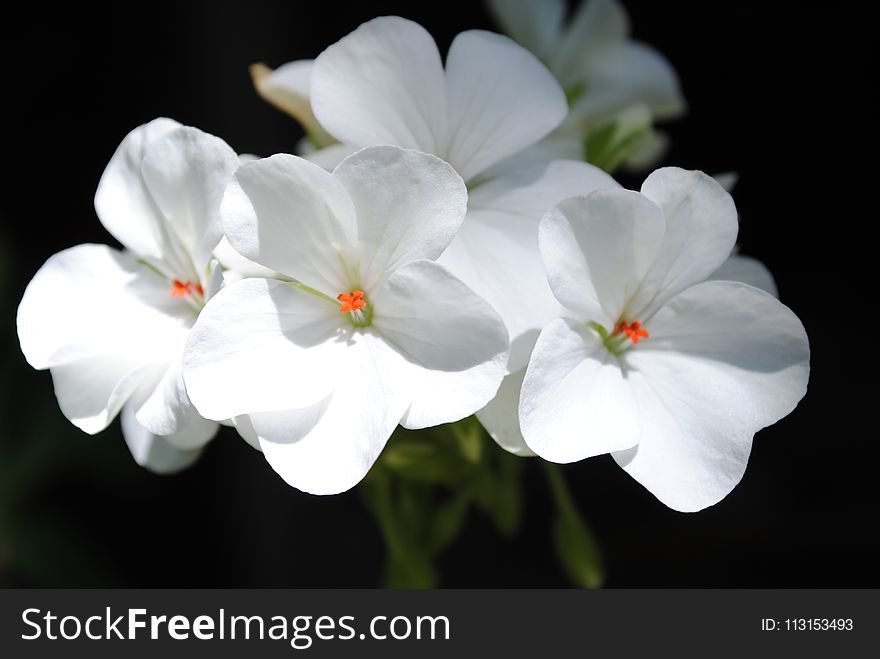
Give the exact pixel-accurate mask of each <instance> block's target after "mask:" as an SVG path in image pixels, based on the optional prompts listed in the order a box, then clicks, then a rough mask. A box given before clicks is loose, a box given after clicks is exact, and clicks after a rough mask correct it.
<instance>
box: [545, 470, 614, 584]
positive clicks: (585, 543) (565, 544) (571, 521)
mask: <svg viewBox="0 0 880 659" xmlns="http://www.w3.org/2000/svg"><path fill="white" fill-rule="evenodd" d="M541 464H542V465H543V466H544V474H545V475H546V476H547V483H548V485H549V486H550V494H551V495H552V497H553V501H554V502H555V504H556V513H557V514H556V519H555V520H554V524H553V541H554V544H555V545H556V553H557V555H558V557H559V561H560V563H561V564H562V567H563V568H564V570H565V572H566V574H567V575H568V578H569V579H570V580H571V582H572V583H573V584H574V585H575V586H578V587H580V588H598V587H600V586H601V585H602V582H603V581H604V578H605V577H604V573H603V567H602V554H601V550H600V548H599V543H598V542H597V540H596V537H595V536H594V535H593V533H592V531H590V529H589V527H588V526H587V525H586V523H585V522H584V520H583V517H581V514H580V512H579V511H578V509H577V505H575V502H574V499H573V498H572V496H571V491H570V490H569V489H568V484H567V483H566V481H565V476H564V475H563V473H562V470H561V469H560V468H559V466H558V465H555V464H553V463H551V462H547V461H544V460H542V461H541Z"/></svg>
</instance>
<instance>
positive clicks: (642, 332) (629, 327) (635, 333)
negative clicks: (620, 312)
mask: <svg viewBox="0 0 880 659" xmlns="http://www.w3.org/2000/svg"><path fill="white" fill-rule="evenodd" d="M620 334H623V335H624V336H625V337H626V338H628V339H629V340H630V341H632V342H633V343H638V342H639V341H640V340H641V339H647V338H648V337H650V336H651V335H650V334H648V330H646V329H643V328H642V324H641V323H640V322H639V321H637V320H634V321H633V322H631V323H627V322H626V321H625V320H618V321H617V325H615V326H614V331H613V332H612V333H611V336H619V335H620Z"/></svg>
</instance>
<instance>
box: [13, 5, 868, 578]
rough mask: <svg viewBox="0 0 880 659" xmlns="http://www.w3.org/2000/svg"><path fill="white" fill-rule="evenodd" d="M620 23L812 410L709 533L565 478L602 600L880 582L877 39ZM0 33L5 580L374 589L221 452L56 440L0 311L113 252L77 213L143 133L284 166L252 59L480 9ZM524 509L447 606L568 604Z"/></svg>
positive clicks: (678, 159)
mask: <svg viewBox="0 0 880 659" xmlns="http://www.w3.org/2000/svg"><path fill="white" fill-rule="evenodd" d="M627 6H628V8H629V10H630V13H631V17H632V23H633V28H634V33H635V35H636V36H637V37H638V38H640V39H643V40H645V41H647V42H649V43H651V44H652V45H654V46H655V47H657V48H658V49H659V50H660V51H661V52H663V53H665V54H666V55H667V56H668V58H669V59H670V60H671V61H672V63H673V65H674V66H675V68H676V69H677V71H678V73H679V75H680V77H681V80H682V84H683V88H684V92H685V95H686V97H687V99H688V102H689V107H690V113H689V115H688V116H687V117H686V118H685V119H684V120H681V121H677V122H675V123H673V124H669V125H668V130H669V132H670V133H671V135H672V138H673V145H674V147H673V149H672V151H671V153H670V154H669V155H668V157H667V158H666V160H665V162H666V163H668V164H675V165H679V166H682V167H686V168H695V169H703V170H705V171H707V172H709V173H716V172H721V171H727V170H736V171H738V172H739V173H740V183H739V184H738V186H737V188H736V190H735V193H734V198H735V200H736V202H737V206H738V208H739V211H740V215H741V218H742V230H741V236H740V238H741V245H742V248H743V251H744V252H745V253H746V254H750V255H754V256H757V257H758V258H760V259H762V260H763V261H764V262H765V263H767V264H768V265H769V267H770V268H771V270H772V271H773V272H774V274H775V276H776V279H777V282H778V284H779V288H780V291H781V296H782V299H783V301H784V302H786V303H787V304H788V305H789V306H791V307H792V308H793V309H794V310H795V312H796V313H797V314H798V315H799V316H800V317H801V319H802V320H803V322H804V325H805V326H806V328H807V332H808V334H809V336H810V339H811V345H812V351H813V357H812V375H811V379H810V388H809V393H808V394H807V396H806V398H805V399H804V400H803V401H802V402H801V404H800V406H799V407H798V409H797V410H796V411H795V412H794V413H793V414H792V415H791V416H790V417H788V418H786V419H784V420H783V421H781V422H779V423H778V424H776V425H775V426H773V427H771V428H769V429H766V430H764V431H762V432H761V433H759V434H758V436H757V438H756V441H755V445H754V449H753V452H752V457H751V462H750V465H749V468H748V470H747V472H746V475H745V478H744V479H743V482H742V483H741V484H740V485H739V487H737V488H736V489H735V490H734V492H733V493H732V494H731V495H730V496H728V497H727V498H726V499H725V500H724V501H722V502H721V503H720V504H718V505H717V506H715V507H713V508H711V509H709V510H706V511H704V512H701V513H697V514H691V515H685V514H680V513H676V512H673V511H671V510H669V509H667V508H665V507H664V506H663V505H662V504H660V503H659V502H657V501H656V500H655V499H654V498H653V496H651V495H650V494H649V493H648V492H646V491H645V490H643V489H642V488H641V486H640V485H638V484H637V483H636V482H635V481H633V480H632V479H630V478H629V477H628V476H627V475H626V474H625V473H624V472H623V471H622V470H620V469H619V468H618V467H617V466H616V465H615V464H614V462H613V461H612V460H611V459H610V458H607V457H605V458H597V459H593V460H589V461H586V462H582V463H579V464H576V465H573V466H571V467H568V468H566V473H567V475H568V477H569V479H570V481H571V483H572V486H573V489H574V491H575V494H576V497H577V499H578V502H579V504H580V506H581V508H582V510H583V511H584V513H585V515H586V517H587V518H588V519H589V520H590V522H591V524H592V526H593V527H594V529H595V531H596V533H597V534H598V536H599V537H600V539H601V541H602V544H603V546H604V550H605V555H606V562H607V567H608V582H607V585H608V586H612V587H631V586H878V585H880V571H878V568H877V560H876V558H877V556H878V550H880V542H878V539H877V537H878V534H877V533H876V524H877V509H876V502H877V500H878V497H877V493H876V478H875V477H874V474H875V472H876V469H877V466H876V465H877V463H878V457H880V452H878V445H877V432H876V429H875V427H874V426H875V424H874V423H871V422H869V420H872V419H873V412H874V409H875V408H876V406H877V403H876V401H875V397H876V393H877V386H876V383H875V381H874V372H875V366H876V358H875V357H874V355H875V354H876V348H875V347H874V345H873V343H874V342H875V341H876V340H877V332H876V330H875V329H874V328H873V322H874V321H873V307H874V304H873V302H874V300H875V294H874V292H873V291H874V288H875V279H876V276H875V275H874V274H873V272H872V268H873V266H874V256H873V254H876V248H874V249H872V248H870V245H871V243H872V242H873V241H874V240H875V238H874V235H873V234H874V230H873V229H874V225H875V223H876V221H877V217H876V210H875V207H874V206H872V205H870V204H869V203H867V202H868V200H869V198H871V197H873V196H874V189H873V185H876V184H875V183H874V182H873V180H872V178H873V172H874V171H875V170H876V158H877V155H878V153H880V150H878V144H877V139H876V128H875V122H876V117H877V111H876V106H875V105H874V100H873V98H872V91H873V90H872V89H870V87H874V88H876V80H875V76H874V62H873V60H874V59H875V54H876V46H873V45H871V42H870V41H869V32H868V30H869V25H873V22H871V21H869V20H868V19H867V15H860V13H859V11H857V10H856V7H858V6H859V5H858V4H855V3H854V4H852V5H849V6H847V5H846V4H845V3H836V4H827V3H822V4H818V3H817V4H816V5H815V6H814V5H810V4H807V3H792V2H783V3H763V2H762V3H757V2H756V3H753V4H749V3H706V2H702V3H696V2H694V3H657V2H645V3H641V4H639V3H635V2H629V3H627ZM4 12H5V15H4V17H3V26H2V28H0V30H2V39H0V49H2V59H0V65H2V67H3V68H2V70H3V78H2V98H3V100H2V113H3V114H2V117H3V122H2V128H3V138H2V142H0V144H2V145H3V147H4V150H5V153H4V154H3V155H2V165H0V166H2V174H3V175H2V193H0V195H2V196H0V219H2V223H0V310H2V314H0V319H2V322H0V339H2V347H0V358H2V375H0V584H4V585H19V586H40V585H53V586H69V585H79V586H90V585H97V586H141V587H144V586H146V587H149V586H231V587H237V586H288V587H300V586H314V587H324V586H374V585H377V584H378V582H379V578H380V570H381V562H382V556H383V548H382V543H381V538H380V537H379V534H378V531H377V530H376V528H375V526H374V524H373V522H372V520H371V518H369V517H368V516H367V514H366V513H365V512H364V511H363V509H362V506H361V502H360V501H359V498H358V495H357V494H356V493H355V492H351V493H348V494H344V495H340V496H336V497H327V498H318V497H313V496H309V495H305V494H301V493H299V492H297V491H295V490H293V489H290V488H288V487H287V486H286V485H285V484H284V483H283V482H282V481H281V480H280V479H279V478H278V477H277V476H276V475H275V474H274V472H272V470H271V469H270V468H269V467H268V465H266V464H265V462H264V460H263V459H262V457H261V456H260V455H259V454H258V453H257V452H255V451H253V450H252V449H250V448H249V447H248V446H247V445H246V444H245V443H244V442H242V441H240V440H238V439H237V438H236V437H235V436H234V434H233V433H231V432H229V431H224V432H223V433H221V435H220V436H219V437H218V439H217V441H215V442H214V443H213V444H212V445H211V446H209V448H208V450H207V451H206V454H205V455H204V457H203V458H202V460H201V461H200V463H199V464H198V465H197V466H196V467H195V468H193V469H191V470H189V471H187V472H185V473H183V474H181V475H178V476H176V477H172V478H161V477H157V476H153V475H151V474H149V473H148V472H146V471H144V470H142V469H140V468H139V467H137V466H136V465H135V464H134V462H133V461H132V460H131V458H130V457H129V455H128V451H127V449H126V447H125V445H124V443H123V441H122V438H121V435H120V432H119V429H118V424H115V425H113V426H112V427H111V428H110V429H108V430H107V431H105V432H104V433H102V434H100V435H98V436H97V437H88V436H86V435H84V434H83V433H81V432H80V431H78V430H76V429H75V428H74V427H73V426H71V425H70V424H69V423H67V422H66V421H65V420H64V418H63V417H62V416H61V413H60V411H58V408H57V404H56V403H55V400H54V395H53V393H52V384H51V378H50V377H49V375H48V374H47V373H38V372H35V371H33V370H31V369H30V368H29V367H28V365H27V364H26V363H25V361H24V359H23V358H22V356H21V354H20V352H19V350H18V342H17V339H16V336H15V328H14V312H15V307H16V305H17V303H18V300H19V299H20V297H21V294H22V292H23V290H24V287H25V285H26V284H27V282H28V280H29V279H30V277H31V276H32V275H33V273H34V272H35V271H36V270H37V269H38V268H39V266H40V265H41V264H42V262H43V261H44V260H45V259H46V258H48V257H49V256H50V255H51V254H53V253H54V252H57V251H59V250H61V249H63V248H65V247H68V246H71V245H75V244H78V243H83V242H111V243H112V239H111V238H110V237H109V235H108V234H106V232H105V231H104V230H103V228H102V227H101V225H100V224H99V222H98V220H97V218H96V216H95V214H94V210H93V206H92V199H93V195H94V190H95V186H96V185H97V182H98V179H99V177H100V175H101V172H102V170H103V168H104V166H105V165H106V163H107V161H108V159H109V158H110V156H111V154H112V153H113V150H114V149H115V148H116V146H117V144H118V143H119V141H120V140H121V139H122V137H123V136H124V135H125V134H126V133H127V132H128V131H129V130H131V129H132V128H134V127H135V126H136V125H138V124H140V123H143V122H145V121H148V120H150V119H152V118H154V117H156V116H159V115H166V116H171V117H173V118H175V119H177V120H179V121H181V122H183V123H186V124H192V125H196V126H198V127H200V128H202V129H203V130H206V131H208V132H211V133H214V134H216V135H219V136H221V137H223V138H224V139H225V140H226V141H227V142H229V144H231V145H232V147H233V148H235V149H236V150H237V151H239V152H251V153H257V154H262V155H269V154H271V153H274V152H278V151H290V150H292V149H293V148H294V146H295V144H296V142H297V140H298V139H299V136H300V132H299V129H298V128H297V126H296V124H295V122H293V121H292V120H289V119H288V118H287V117H286V116H285V115H282V114H281V113H280V112H277V111H276V110H274V109H273V108H271V107H269V106H268V105H267V104H265V103H264V102H263V101H261V100H260V99H259V98H258V97H257V95H256V94H255V93H254V92H253V90H252V87H251V83H250V80H249V77H248V74H247V66H248V65H249V64H250V63H252V62H256V61H265V62H266V63H268V64H269V65H270V66H278V65H280V64H282V63H284V62H286V61H290V60H293V59H300V58H310V57H314V56H315V55H317V54H318V53H319V52H320V50H321V49H322V48H323V47H325V46H327V45H329V44H330V43H332V42H334V41H335V40H337V39H338V38H340V37H342V36H344V35H345V34H347V33H348V32H349V31H351V30H352V29H354V28H355V27H356V26H357V25H358V24H360V23H361V22H362V21H364V20H367V19H369V18H372V17H374V16H377V15H382V14H398V15H402V16H406V17H409V18H412V19H414V20H417V21H419V22H420V23H422V24H423V25H424V26H426V27H427V28H428V29H429V30H430V31H431V32H432V33H433V34H434V35H435V37H436V38H437V40H438V43H439V44H440V46H441V49H445V48H446V47H447V46H448V44H449V43H450V41H451V39H452V37H453V36H454V35H455V34H456V33H457V32H459V31H461V30H464V29H469V28H475V27H482V28H492V23H491V21H490V20H489V18H488V16H487V15H486V13H485V12H484V10H483V9H482V7H481V6H480V5H479V3H454V2H436V3H412V2H360V3H350V4H347V3H344V2H338V1H334V2H331V1H325V2H261V1H255V0H251V1H248V2H235V3H233V2H187V3H167V4H166V3H149V4H148V3H134V2H132V3H114V4H107V5H97V4H89V5H87V4H86V3H69V4H66V5H64V6H63V7H58V6H55V5H54V4H49V3H41V2H31V3H30V4H29V5H28V6H27V7H26V8H24V9H22V8H21V7H19V9H18V10H16V11H14V12H13V11H12V10H9V9H6V10H4ZM623 181H624V182H625V183H627V184H628V185H631V186H637V185H638V183H639V180H638V179H637V178H630V179H627V178H624V179H623ZM863 248H866V249H864V251H865V253H866V254H865V255H864V256H863V255H862V253H861V250H862V249H863ZM526 486H527V492H528V504H527V510H526V519H525V525H524V529H523V533H522V534H521V535H520V537H519V538H518V539H515V540H505V539H503V538H502V537H500V536H499V535H497V534H496V533H495V532H494V531H493V530H492V529H491V527H490V526H489V525H488V523H486V521H485V520H484V519H483V518H482V517H480V516H479V515H477V514H476V513H475V514H473V515H472V516H471V518H470V520H469V523H468V525H467V527H466V530H465V533H464V535H463V537H462V538H461V539H460V541H459V542H458V543H456V544H455V545H454V546H453V547H452V548H451V549H450V550H448V551H447V552H446V553H445V554H444V555H443V557H442V559H441V561H440V569H441V571H442V573H443V576H444V581H443V585H446V586H525V587H532V586H551V587H552V586H562V585H565V581H564V578H563V575H562V573H561V571H560V570H559V568H558V567H557V565H556V562H555V559H554V556H553V554H552V551H551V548H550V544H549V541H548V537H547V534H548V528H547V527H548V515H547V511H549V510H550V501H549V497H548V495H547V492H546V489H545V486H544V483H543V480H542V478H541V473H540V470H539V469H537V465H534V464H532V465H529V468H528V469H527V470H526Z"/></svg>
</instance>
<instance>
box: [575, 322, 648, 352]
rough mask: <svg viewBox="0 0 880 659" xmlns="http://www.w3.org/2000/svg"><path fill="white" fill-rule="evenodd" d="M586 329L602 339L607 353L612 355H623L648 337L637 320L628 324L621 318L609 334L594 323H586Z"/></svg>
mask: <svg viewBox="0 0 880 659" xmlns="http://www.w3.org/2000/svg"><path fill="white" fill-rule="evenodd" d="M587 327H589V328H590V329H592V330H594V331H595V332H596V334H598V335H599V336H600V337H602V343H603V344H604V345H605V347H606V348H607V349H608V352H610V353H611V354H613V355H620V354H623V353H624V352H626V351H627V350H629V349H630V348H632V347H633V346H634V345H637V344H638V342H639V341H641V340H642V339H647V338H648V337H649V336H650V334H648V330H646V329H645V328H644V327H643V326H642V323H641V322H640V321H638V320H634V321H633V322H631V323H628V322H626V321H625V320H623V319H622V318H621V319H620V320H618V321H617V323H615V325H614V330H613V331H612V332H611V333H610V334H609V333H608V330H606V329H605V328H604V327H603V326H602V325H600V324H599V323H596V322H590V323H587Z"/></svg>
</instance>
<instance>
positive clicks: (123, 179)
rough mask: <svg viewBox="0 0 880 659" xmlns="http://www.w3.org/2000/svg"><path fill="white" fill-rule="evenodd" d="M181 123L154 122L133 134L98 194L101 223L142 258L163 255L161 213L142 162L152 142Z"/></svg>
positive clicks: (118, 152)
mask: <svg viewBox="0 0 880 659" xmlns="http://www.w3.org/2000/svg"><path fill="white" fill-rule="evenodd" d="M179 126H180V124H179V123H177V122H176V121H173V120H171V119H164V118H160V119H154V120H153V121H151V122H150V123H148V124H144V125H142V126H138V127H137V128H135V129H134V130H133V131H131V132H130V133H129V134H128V135H127V136H126V137H125V139H124V140H122V143H121V144H120V145H119V147H118V148H117V149H116V152H115V153H114V154H113V157H112V158H111V159H110V162H109V163H108V164H107V168H106V169H105V170H104V174H103V175H102V176H101V181H100V182H99V183H98V189H97V191H96V192H95V210H96V211H97V213H98V218H99V219H100V220H101V224H103V225H104V227H105V228H106V229H107V231H109V232H110V233H111V234H113V237H114V238H116V240H118V241H119V242H120V243H122V244H123V245H124V246H125V247H127V248H128V249H130V250H132V251H134V252H137V253H138V254H140V255H142V256H152V257H154V258H159V257H161V256H162V244H161V242H160V238H161V234H160V233H159V224H160V222H161V221H162V220H161V217H160V215H159V210H158V208H156V204H155V202H154V201H153V198H152V196H151V195H150V192H149V191H148V190H147V187H146V185H145V184H144V180H143V177H142V176H141V163H142V162H143V159H144V154H145V153H146V149H147V148H148V147H149V145H150V144H151V143H153V142H154V141H156V140H157V139H159V138H161V137H162V136H164V135H166V134H168V133H169V132H171V131H173V130H175V129H176V128H178V127H179Z"/></svg>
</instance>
